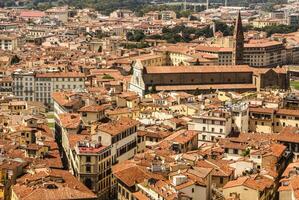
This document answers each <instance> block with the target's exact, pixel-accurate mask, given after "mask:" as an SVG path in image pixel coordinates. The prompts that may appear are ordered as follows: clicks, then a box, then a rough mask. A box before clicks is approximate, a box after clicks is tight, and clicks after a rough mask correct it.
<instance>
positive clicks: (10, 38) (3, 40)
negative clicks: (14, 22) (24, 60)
mask: <svg viewBox="0 0 299 200" xmlns="http://www.w3.org/2000/svg"><path fill="white" fill-rule="evenodd" d="M23 44H24V39H23V37H21V36H19V35H16V34H0V49H1V50H4V51H14V50H17V49H19V48H21V47H22V46H23Z"/></svg>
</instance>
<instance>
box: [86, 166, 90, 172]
mask: <svg viewBox="0 0 299 200" xmlns="http://www.w3.org/2000/svg"><path fill="white" fill-rule="evenodd" d="M86 172H87V173H90V172H91V167H90V166H89V165H86Z"/></svg>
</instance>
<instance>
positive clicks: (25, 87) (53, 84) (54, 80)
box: [12, 70, 85, 106]
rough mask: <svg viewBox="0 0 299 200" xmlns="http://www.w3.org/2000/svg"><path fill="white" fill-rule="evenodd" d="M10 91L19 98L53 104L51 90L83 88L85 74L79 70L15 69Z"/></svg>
mask: <svg viewBox="0 0 299 200" xmlns="http://www.w3.org/2000/svg"><path fill="white" fill-rule="evenodd" d="M12 79H13V82H12V92H13V94H14V95H15V96H17V97H18V98H20V99H23V100H26V101H27V100H28V101H40V102H43V103H44V104H45V105H47V106H51V105H52V104H53V100H52V96H51V95H52V92H54V91H60V90H76V89H84V88H85V75H84V74H82V73H79V72H46V73H41V72H33V71H28V72H27V71H22V70H16V71H15V72H14V73H12Z"/></svg>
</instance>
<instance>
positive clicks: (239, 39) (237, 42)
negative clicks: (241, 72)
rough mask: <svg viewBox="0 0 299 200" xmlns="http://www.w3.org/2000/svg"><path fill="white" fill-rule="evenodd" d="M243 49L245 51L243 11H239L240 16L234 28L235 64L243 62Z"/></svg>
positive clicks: (233, 58)
mask: <svg viewBox="0 0 299 200" xmlns="http://www.w3.org/2000/svg"><path fill="white" fill-rule="evenodd" d="M243 51H244V31H243V25H242V18H241V12H240V11H239V14H238V18H237V21H236V25H235V30H234V45H233V57H232V64H233V65H242V64H243Z"/></svg>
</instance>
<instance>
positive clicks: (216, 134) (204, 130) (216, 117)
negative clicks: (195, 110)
mask: <svg viewBox="0 0 299 200" xmlns="http://www.w3.org/2000/svg"><path fill="white" fill-rule="evenodd" d="M188 130H194V131H199V134H198V140H199V144H202V143H204V142H216V140H217V138H225V137H226V136H227V135H228V134H230V133H231V131H232V116H231V113H230V112H227V111H223V110H213V111H207V112H203V113H200V114H199V115H194V116H193V117H192V122H189V123H188Z"/></svg>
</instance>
